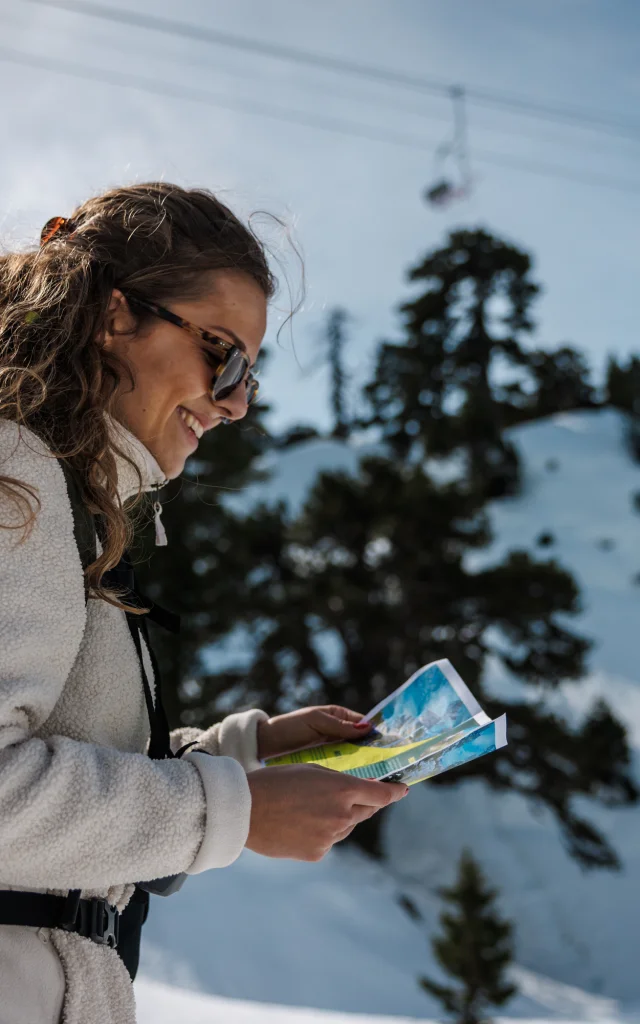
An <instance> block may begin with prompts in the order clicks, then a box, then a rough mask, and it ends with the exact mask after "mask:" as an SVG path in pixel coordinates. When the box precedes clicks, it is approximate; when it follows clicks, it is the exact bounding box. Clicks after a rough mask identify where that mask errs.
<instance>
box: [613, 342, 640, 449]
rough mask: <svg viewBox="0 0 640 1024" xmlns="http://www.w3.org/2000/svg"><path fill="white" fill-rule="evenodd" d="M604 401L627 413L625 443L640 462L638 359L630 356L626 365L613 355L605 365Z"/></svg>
mask: <svg viewBox="0 0 640 1024" xmlns="http://www.w3.org/2000/svg"><path fill="white" fill-rule="evenodd" d="M606 394H607V397H606V401H607V402H608V404H609V405H612V406H614V408H616V409H620V410H621V411H622V412H625V413H627V416H628V422H627V444H628V446H629V450H630V452H631V454H632V456H633V457H634V459H635V460H636V461H637V462H640V359H639V358H638V357H637V356H631V357H630V358H629V361H628V362H627V364H626V366H625V365H623V364H622V363H618V362H617V360H616V359H614V357H613V356H611V357H610V359H609V365H608V367H607V385H606Z"/></svg>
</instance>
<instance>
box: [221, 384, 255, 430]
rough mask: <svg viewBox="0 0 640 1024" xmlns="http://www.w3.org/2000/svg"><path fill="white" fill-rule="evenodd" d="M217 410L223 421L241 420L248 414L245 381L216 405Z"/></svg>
mask: <svg viewBox="0 0 640 1024" xmlns="http://www.w3.org/2000/svg"><path fill="white" fill-rule="evenodd" d="M215 407H216V410H217V411H218V413H219V415H220V416H222V418H223V419H227V420H233V421H235V420H241V419H243V418H244V417H245V416H246V415H247V412H248V409H249V406H248V404H247V385H246V382H245V381H244V380H242V381H240V383H239V384H238V386H237V387H235V388H234V389H233V391H232V392H231V394H230V395H227V397H226V398H223V399H222V400H221V401H218V402H216V403H215Z"/></svg>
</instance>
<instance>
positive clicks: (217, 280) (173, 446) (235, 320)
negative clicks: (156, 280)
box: [104, 270, 267, 479]
mask: <svg viewBox="0 0 640 1024" xmlns="http://www.w3.org/2000/svg"><path fill="white" fill-rule="evenodd" d="M166 305H167V308H169V309H171V311H172V312H174V313H178V314H179V315H180V316H182V317H184V319H185V320H189V321H190V322H191V323H192V324H195V325H196V326H197V327H203V328H204V329H205V330H207V331H211V333H213V334H218V335H220V337H221V338H224V339H226V340H228V341H231V342H234V343H235V344H240V347H241V348H245V349H246V351H247V354H248V356H249V359H250V360H251V363H252V365H253V363H254V362H255V360H256V357H257V355H258V351H259V349H260V345H261V343H262V338H263V336H264V332H265V328H266V320H267V300H266V298H265V295H264V293H263V291H262V289H261V288H260V286H259V285H258V284H257V283H256V282H255V281H254V280H253V278H251V277H249V276H248V274H245V273H244V272H243V271H238V270H218V271H215V272H212V273H211V274H209V275H205V276H204V277H203V287H202V294H201V295H200V296H199V297H198V298H197V299H189V300H186V301H179V300H176V301H175V302H167V304H166ZM134 323H135V320H134V318H133V316H132V314H131V312H130V310H129V308H128V306H127V304H126V302H125V300H124V298H123V295H122V293H121V292H120V291H118V289H117V288H116V289H114V292H113V295H112V298H111V303H110V305H109V316H108V318H107V330H106V332H105V337H104V347H105V349H107V350H108V351H110V352H113V353H114V355H116V356H118V357H120V358H121V359H124V360H125V361H126V362H128V364H129V365H130V367H131V370H132V373H133V377H134V382H135V386H134V389H133V391H132V390H130V388H129V383H128V381H127V380H126V378H125V379H124V380H123V381H122V384H121V390H120V392H119V393H118V395H117V397H116V404H115V409H114V415H115V418H116V419H117V420H119V422H120V423H122V424H124V426H125V427H127V428H128V429H129V430H130V431H131V432H132V433H133V434H135V436H136V437H137V438H138V439H139V440H140V441H142V443H143V444H144V445H145V446H146V447H147V448H148V449H149V451H150V452H151V454H152V455H153V456H154V457H155V459H156V460H157V462H158V463H159V465H160V467H161V469H162V470H163V472H164V473H165V475H166V476H167V477H168V478H169V479H173V478H174V477H176V476H179V475H180V473H181V472H182V470H183V469H184V464H185V461H186V459H187V457H188V456H189V455H191V453H192V452H194V451H195V450H196V448H197V447H198V438H197V436H196V434H195V433H194V431H193V430H192V429H191V428H190V427H188V426H187V424H186V422H185V420H184V418H183V414H182V413H181V411H180V410H186V411H187V412H189V413H191V415H193V416H195V417H196V419H198V420H199V421H200V424H201V425H202V427H203V428H204V430H211V429H212V428H213V427H217V426H218V424H219V423H220V421H221V420H222V419H229V420H239V419H242V417H243V416H245V415H246V412H247V399H246V387H245V383H244V381H243V382H242V383H241V384H240V385H239V386H238V387H237V388H236V389H235V390H234V391H233V392H232V393H231V394H230V395H229V396H228V397H227V398H224V399H222V400H221V401H216V402H214V401H212V399H211V397H210V393H211V384H212V380H213V374H214V371H213V368H212V363H210V362H209V361H208V359H207V354H206V352H205V350H204V348H203V347H201V346H200V345H199V344H198V341H197V339H195V338H194V337H193V336H192V335H191V334H190V333H189V332H188V331H185V330H184V329H183V328H181V327H176V326H174V325H173V324H170V323H167V322H166V321H165V320H160V319H158V318H155V317H152V318H150V319H149V320H148V321H147V322H146V323H145V324H144V326H143V327H142V328H141V329H140V331H139V332H138V333H137V334H131V333H126V332H130V331H131V328H132V325H133V324H134ZM209 358H211V357H209Z"/></svg>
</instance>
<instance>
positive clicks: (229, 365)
mask: <svg viewBox="0 0 640 1024" xmlns="http://www.w3.org/2000/svg"><path fill="white" fill-rule="evenodd" d="M246 369H247V360H246V359H245V357H244V355H243V354H242V352H241V351H240V350H239V349H234V351H233V352H232V353H231V355H230V357H229V359H228V360H227V362H226V363H225V364H224V369H223V370H222V373H221V374H220V375H219V376H218V377H216V379H215V381H214V384H213V397H214V400H215V401H218V402H219V401H221V400H222V399H223V398H227V397H228V396H229V395H230V394H231V392H232V391H233V389H234V388H237V386H238V384H239V383H240V381H241V380H242V378H243V377H244V375H245V372H246Z"/></svg>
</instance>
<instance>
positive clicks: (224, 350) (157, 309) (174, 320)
mask: <svg viewBox="0 0 640 1024" xmlns="http://www.w3.org/2000/svg"><path fill="white" fill-rule="evenodd" d="M123 294H124V297H125V299H126V300H127V302H129V303H130V304H131V305H132V306H139V307H140V308H141V309H146V310H147V312H148V313H152V314H153V315H154V316H157V317H159V318H160V319H161V320H166V321H167V322H168V323H170V324H174V325H175V326H176V327H181V328H182V330H183V331H188V332H189V333H190V334H192V335H194V336H195V337H196V338H199V339H200V340H201V341H206V342H207V344H209V345H212V346H213V348H214V349H215V350H216V354H218V355H219V359H220V365H219V366H218V367H216V369H215V373H214V378H213V384H212V386H211V400H212V402H219V401H221V399H222V398H227V397H228V395H230V394H231V393H232V392H233V391H235V389H236V388H237V387H239V386H240V384H242V382H243V381H245V382H246V385H247V405H251V403H252V402H253V400H254V399H255V397H256V395H257V394H258V388H259V387H260V385H259V383H258V380H257V378H256V377H255V376H254V375H253V373H252V372H251V369H250V366H251V364H250V362H249V356H248V355H247V353H246V352H244V351H243V350H242V349H241V348H240V347H239V346H238V345H234V343H233V342H232V341H226V340H225V338H221V337H220V336H219V335H218V334H212V333H211V331H205V329H204V327H197V326H196V324H192V323H191V322H190V321H189V320H185V318H184V317H182V316H179V315H178V313H173V312H172V311H171V310H170V309H165V307H164V306H159V305H158V304H157V302H150V301H149V300H148V299H142V298H140V297H139V296H138V295H130V294H128V293H123ZM206 351H207V352H209V350H208V349H207V350H206ZM234 352H238V353H239V354H240V357H241V358H242V361H243V363H244V365H245V372H244V373H243V375H242V377H241V378H240V380H239V381H238V383H237V384H234V385H233V387H232V388H231V390H230V391H229V392H227V394H225V395H222V396H220V395H216V393H215V387H216V381H217V380H218V378H219V377H221V376H222V374H223V372H224V369H225V367H226V366H227V364H228V362H229V360H230V358H231V356H232V355H233V353H234ZM209 354H211V353H210V352H209Z"/></svg>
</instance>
